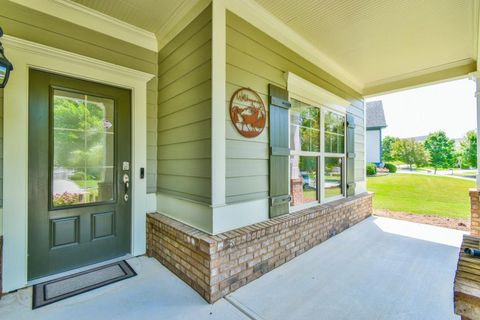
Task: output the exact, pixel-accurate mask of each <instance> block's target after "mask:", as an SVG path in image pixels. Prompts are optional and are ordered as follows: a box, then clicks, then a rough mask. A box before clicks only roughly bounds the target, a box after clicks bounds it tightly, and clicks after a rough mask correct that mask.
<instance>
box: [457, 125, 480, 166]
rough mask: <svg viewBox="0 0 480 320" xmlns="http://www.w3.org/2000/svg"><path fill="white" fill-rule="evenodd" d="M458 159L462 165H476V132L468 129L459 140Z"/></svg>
mask: <svg viewBox="0 0 480 320" xmlns="http://www.w3.org/2000/svg"><path fill="white" fill-rule="evenodd" d="M460 160H461V164H462V167H467V168H476V167H477V133H476V132H475V131H473V130H472V131H468V132H467V134H466V135H465V137H464V138H463V140H462V142H460Z"/></svg>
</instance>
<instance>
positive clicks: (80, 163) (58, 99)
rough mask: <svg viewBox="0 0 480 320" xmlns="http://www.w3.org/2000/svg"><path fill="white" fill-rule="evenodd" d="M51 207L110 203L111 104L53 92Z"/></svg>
mask: <svg viewBox="0 0 480 320" xmlns="http://www.w3.org/2000/svg"><path fill="white" fill-rule="evenodd" d="M51 112H53V129H52V133H53V170H52V173H53V177H52V189H53V190H52V204H53V206H54V207H62V206H68V205H78V204H87V203H94V202H104V201H110V200H113V198H114V197H113V194H114V193H113V184H114V101H113V100H111V99H104V98H98V97H93V96H88V95H83V94H78V93H72V92H68V91H63V90H54V92H53V106H52V109H51Z"/></svg>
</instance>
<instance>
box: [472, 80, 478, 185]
mask: <svg viewBox="0 0 480 320" xmlns="http://www.w3.org/2000/svg"><path fill="white" fill-rule="evenodd" d="M472 80H474V81H475V84H476V91H475V97H476V98H477V188H480V143H478V142H479V141H480V139H479V138H480V73H479V72H476V73H475V74H474V75H473V79H472Z"/></svg>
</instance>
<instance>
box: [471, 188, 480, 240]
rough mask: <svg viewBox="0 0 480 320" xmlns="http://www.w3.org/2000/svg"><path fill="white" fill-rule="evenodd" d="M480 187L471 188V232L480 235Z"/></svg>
mask: <svg viewBox="0 0 480 320" xmlns="http://www.w3.org/2000/svg"><path fill="white" fill-rule="evenodd" d="M479 206H480V189H470V208H471V215H470V219H471V220H470V234H471V235H472V236H476V237H480V208H479Z"/></svg>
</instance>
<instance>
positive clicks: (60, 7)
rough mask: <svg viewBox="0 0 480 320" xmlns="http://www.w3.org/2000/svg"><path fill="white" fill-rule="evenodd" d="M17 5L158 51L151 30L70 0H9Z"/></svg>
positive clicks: (155, 39) (155, 38)
mask: <svg viewBox="0 0 480 320" xmlns="http://www.w3.org/2000/svg"><path fill="white" fill-rule="evenodd" d="M10 1H11V2H15V3H17V4H19V5H22V6H25V7H29V8H31V9H34V10H36V11H40V12H42V13H45V14H48V15H51V16H54V17H58V18H60V19H63V20H66V21H68V22H71V23H75V24H78V25H80V26H82V27H85V28H89V29H91V30H94V31H97V32H101V33H104V34H106V35H109V36H111V37H113V38H117V39H120V40H123V41H126V42H129V43H132V44H135V45H137V46H139V47H142V48H145V49H148V50H151V51H155V52H158V45H157V37H156V36H155V34H154V33H153V32H149V31H147V30H144V29H141V28H138V27H136V26H134V25H131V24H129V23H126V22H124V21H121V20H118V19H115V18H113V17H111V16H109V15H106V14H103V13H101V12H99V11H96V10H93V9H90V8H88V7H85V6H83V5H81V4H78V3H75V2H73V1H70V0H10Z"/></svg>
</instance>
